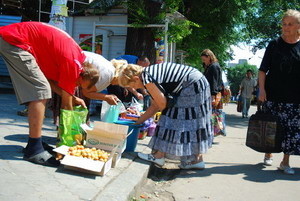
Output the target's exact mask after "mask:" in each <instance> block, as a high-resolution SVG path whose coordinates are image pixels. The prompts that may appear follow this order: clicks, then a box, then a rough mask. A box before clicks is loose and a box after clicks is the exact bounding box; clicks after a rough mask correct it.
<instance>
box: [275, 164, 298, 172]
mask: <svg viewBox="0 0 300 201" xmlns="http://www.w3.org/2000/svg"><path fill="white" fill-rule="evenodd" d="M278 169H279V170H282V171H283V173H284V174H290V175H293V174H295V170H294V169H292V168H291V167H290V166H285V165H282V163H280V166H279V167H278Z"/></svg>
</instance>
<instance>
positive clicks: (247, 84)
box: [240, 69, 257, 118]
mask: <svg viewBox="0 0 300 201" xmlns="http://www.w3.org/2000/svg"><path fill="white" fill-rule="evenodd" d="M252 76H253V72H252V70H250V69H249V70H247V73H246V77H245V78H244V79H243V80H242V83H241V86H240V87H241V89H240V96H241V97H242V103H243V107H242V118H245V117H246V118H248V111H249V108H250V105H251V99H252V95H253V91H254V88H255V86H256V83H257V82H256V80H255V79H253V78H252Z"/></svg>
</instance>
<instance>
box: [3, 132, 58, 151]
mask: <svg viewBox="0 0 300 201" xmlns="http://www.w3.org/2000/svg"><path fill="white" fill-rule="evenodd" d="M4 139H5V140H10V141H15V142H23V143H27V141H28V135H27V134H14V135H7V136H4ZM42 139H43V142H46V143H47V144H50V145H55V144H56V140H57V139H56V137H49V136H42ZM0 151H1V150H0Z"/></svg>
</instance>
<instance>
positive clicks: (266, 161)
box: [264, 157, 273, 166]
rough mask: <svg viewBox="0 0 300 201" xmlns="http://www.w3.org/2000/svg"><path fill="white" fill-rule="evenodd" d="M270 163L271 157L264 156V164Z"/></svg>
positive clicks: (271, 161) (268, 164) (269, 164)
mask: <svg viewBox="0 0 300 201" xmlns="http://www.w3.org/2000/svg"><path fill="white" fill-rule="evenodd" d="M272 163H273V158H267V157H265V158H264V164H265V165H267V166H271V165H272Z"/></svg>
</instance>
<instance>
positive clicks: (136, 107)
mask: <svg viewBox="0 0 300 201" xmlns="http://www.w3.org/2000/svg"><path fill="white" fill-rule="evenodd" d="M129 108H130V109H133V110H136V111H138V112H141V111H142V110H143V104H141V103H139V102H138V101H137V100H136V99H135V98H132V100H131V104H130V106H129Z"/></svg>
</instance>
